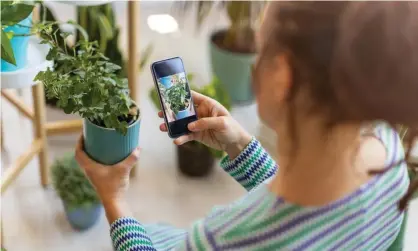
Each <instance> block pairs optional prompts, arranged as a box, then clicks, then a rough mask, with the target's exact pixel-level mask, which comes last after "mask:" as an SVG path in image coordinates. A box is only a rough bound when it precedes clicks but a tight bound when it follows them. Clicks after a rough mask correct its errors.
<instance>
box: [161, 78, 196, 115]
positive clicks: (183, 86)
mask: <svg viewBox="0 0 418 251" xmlns="http://www.w3.org/2000/svg"><path fill="white" fill-rule="evenodd" d="M158 87H159V89H160V94H161V99H162V101H163V106H164V109H165V113H166V116H167V122H168V123H170V122H173V121H175V120H179V119H183V118H186V117H189V116H193V115H195V114H196V113H195V110H194V107H193V104H192V100H191V94H190V88H189V86H188V84H187V78H186V74H185V73H184V72H182V73H177V74H174V75H170V76H166V77H162V78H159V79H158Z"/></svg>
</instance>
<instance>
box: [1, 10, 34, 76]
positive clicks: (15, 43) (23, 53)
mask: <svg viewBox="0 0 418 251" xmlns="http://www.w3.org/2000/svg"><path fill="white" fill-rule="evenodd" d="M31 21H32V14H30V15H29V16H28V17H27V18H26V19H24V20H22V21H21V22H19V24H21V25H25V26H30V25H31ZM4 31H6V32H9V31H13V33H14V34H29V33H30V28H26V27H22V26H19V25H13V26H9V27H7V28H6V29H4ZM10 42H11V44H12V49H13V53H14V56H15V59H16V66H15V65H12V64H10V63H8V62H6V61H4V60H3V59H2V60H1V71H2V72H10V71H16V70H19V69H22V68H23V67H25V66H26V62H27V55H28V44H29V36H24V37H23V36H18V37H13V38H12V39H11V40H10Z"/></svg>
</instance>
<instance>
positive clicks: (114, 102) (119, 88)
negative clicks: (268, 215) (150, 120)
mask: <svg viewBox="0 0 418 251" xmlns="http://www.w3.org/2000/svg"><path fill="white" fill-rule="evenodd" d="M54 24H56V22H45V23H42V24H39V25H37V32H38V33H39V35H40V37H41V43H45V44H48V45H49V46H50V51H49V53H48V55H47V59H48V60H54V61H55V63H56V64H57V63H58V64H59V65H61V67H60V68H58V69H55V70H54V69H51V68H48V69H47V70H46V71H42V72H39V73H38V75H37V76H36V77H35V79H34V80H35V81H41V82H42V83H43V84H44V86H45V91H46V95H47V97H48V98H53V99H56V100H57V106H58V107H59V108H61V109H63V110H64V112H65V113H75V114H78V115H80V116H81V117H82V118H84V133H83V134H84V148H85V151H86V153H87V154H88V155H89V156H90V157H91V158H92V159H94V160H96V161H97V162H100V163H102V164H106V165H112V164H115V163H117V162H120V161H121V160H123V159H125V158H126V157H127V156H128V155H129V154H130V153H131V152H132V151H133V150H134V148H136V147H137V146H138V143H139V129H140V113H139V108H138V106H137V105H136V103H135V102H134V101H133V100H132V99H131V98H130V96H129V88H128V81H127V79H125V78H121V77H120V76H119V75H118V74H116V72H117V71H118V70H120V69H121V67H120V66H118V65H116V64H113V63H111V62H110V61H109V58H107V57H105V56H104V55H103V53H102V52H100V50H99V46H98V43H97V41H94V42H91V41H88V40H87V39H88V38H87V36H85V38H86V39H85V40H80V41H78V42H77V43H76V44H75V46H73V47H72V48H71V49H68V48H67V46H64V48H62V47H60V46H59V43H58V39H57V38H58V37H59V36H60V37H62V38H64V41H65V39H66V38H67V37H68V36H69V35H70V34H69V33H66V32H57V30H55V29H53V27H54ZM70 24H74V23H72V22H70ZM77 28H79V29H80V27H79V26H78V27H77ZM57 33H59V34H57ZM83 34H85V32H84V33H83ZM76 48H77V50H76Z"/></svg>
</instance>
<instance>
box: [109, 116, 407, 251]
mask: <svg viewBox="0 0 418 251" xmlns="http://www.w3.org/2000/svg"><path fill="white" fill-rule="evenodd" d="M375 134H376V136H377V137H378V138H379V139H380V140H381V141H382V142H383V144H384V145H385V147H386V149H387V160H386V163H387V164H389V163H393V162H395V161H396V160H399V159H401V158H403V157H404V153H403V149H402V145H401V142H400V140H399V137H398V135H397V133H396V132H395V131H393V130H392V129H390V128H389V127H388V126H386V125H383V124H382V125H379V126H378V127H376V129H375ZM221 166H222V167H223V168H224V170H225V171H226V172H228V173H229V174H230V175H231V176H232V177H233V178H234V179H235V180H236V181H238V182H239V183H240V184H241V185H242V186H243V187H244V188H246V189H247V190H248V191H249V193H248V194H247V195H246V196H245V197H243V198H241V199H239V200H238V201H236V202H234V203H232V204H231V205H229V206H225V207H220V208H217V209H215V210H213V211H212V212H211V213H210V214H209V215H208V216H207V217H206V218H204V219H201V220H199V221H197V222H195V223H194V224H193V226H192V227H191V228H190V229H189V230H183V229H176V228H174V227H171V226H169V225H142V224H141V223H140V222H139V221H137V220H135V219H133V218H120V219H118V220H116V221H115V222H113V223H112V224H111V230H110V231H111V238H112V241H113V244H114V247H115V249H116V250H118V251H122V250H123V251H125V250H199V251H201V250H260V251H261V250H386V249H387V248H388V247H389V246H390V245H391V243H393V241H394V240H395V238H396V236H397V234H398V232H399V230H400V226H401V224H402V220H403V216H404V215H403V213H401V212H399V211H398V209H397V202H398V201H399V199H400V198H401V197H402V195H403V194H404V193H405V192H406V189H407V187H408V184H409V179H408V175H407V170H406V166H404V165H400V166H397V167H395V168H393V169H392V170H390V171H388V172H386V173H385V174H382V175H378V176H376V177H374V178H373V179H372V180H370V181H369V182H368V183H367V184H364V185H363V186H361V187H360V188H359V189H357V190H356V191H355V192H353V193H352V194H349V195H348V196H346V197H344V198H342V199H340V200H337V201H334V202H332V203H330V204H328V205H326V206H321V207H302V206H298V205H295V204H292V203H290V202H287V201H286V200H285V199H283V198H281V197H277V196H276V195H274V194H272V193H271V192H270V191H269V189H268V188H267V185H266V184H265V183H263V182H264V181H265V180H266V179H268V178H270V177H272V176H273V175H274V174H275V172H276V171H277V166H276V164H275V162H274V161H273V160H272V159H271V158H270V156H269V155H268V154H267V153H266V151H265V150H264V149H263V148H262V147H261V145H260V143H259V142H258V141H256V140H253V141H252V142H251V143H250V144H249V145H248V146H247V147H246V148H245V149H244V150H243V152H242V153H241V154H240V155H239V156H238V157H237V158H236V159H234V160H229V159H228V158H225V159H223V160H222V161H221Z"/></svg>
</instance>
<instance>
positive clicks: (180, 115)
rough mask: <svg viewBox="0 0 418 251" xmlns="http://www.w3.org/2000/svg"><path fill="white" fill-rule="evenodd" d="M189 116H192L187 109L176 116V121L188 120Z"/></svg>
mask: <svg viewBox="0 0 418 251" xmlns="http://www.w3.org/2000/svg"><path fill="white" fill-rule="evenodd" d="M189 116H190V110H189V108H188V107H187V108H186V109H184V110H181V111H179V112H178V113H177V114H176V119H184V118H187V117H189Z"/></svg>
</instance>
